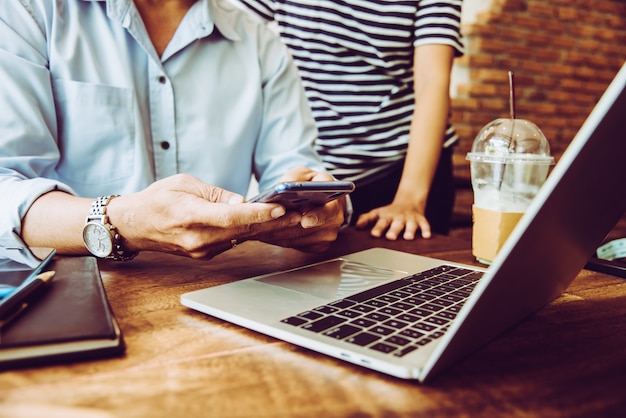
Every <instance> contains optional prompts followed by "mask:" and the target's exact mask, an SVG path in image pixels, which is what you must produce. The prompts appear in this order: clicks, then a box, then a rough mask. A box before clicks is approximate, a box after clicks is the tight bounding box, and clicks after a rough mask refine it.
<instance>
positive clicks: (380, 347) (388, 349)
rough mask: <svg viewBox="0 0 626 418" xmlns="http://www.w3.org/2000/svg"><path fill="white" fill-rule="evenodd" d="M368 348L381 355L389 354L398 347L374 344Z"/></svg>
mask: <svg viewBox="0 0 626 418" xmlns="http://www.w3.org/2000/svg"><path fill="white" fill-rule="evenodd" d="M370 348H371V349H372V350H376V351H380V352H381V353H391V352H392V351H395V350H396V349H397V348H398V347H396V346H393V345H389V344H385V343H376V344H374V345H373V346H371V347H370Z"/></svg>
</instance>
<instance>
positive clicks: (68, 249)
mask: <svg viewBox="0 0 626 418" xmlns="http://www.w3.org/2000/svg"><path fill="white" fill-rule="evenodd" d="M92 201H93V199H90V198H81V197H76V196H72V195H70V194H68V193H64V192H60V191H54V192H50V193H46V194H44V195H42V196H40V197H39V198H38V199H37V200H35V202H33V204H32V205H31V207H30V209H29V210H28V212H26V215H25V216H24V218H23V220H22V239H23V240H24V242H25V243H26V244H27V245H28V246H31V247H53V248H56V250H57V252H58V253H60V254H87V253H88V252H87V250H86V248H85V246H84V244H83V241H82V229H83V225H84V224H85V218H86V216H87V214H88V213H89V209H90V207H91V202H92Z"/></svg>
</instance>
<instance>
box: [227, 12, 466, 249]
mask: <svg viewBox="0 0 626 418" xmlns="http://www.w3.org/2000/svg"><path fill="white" fill-rule="evenodd" d="M239 1H240V2H241V3H242V4H243V5H244V6H245V7H246V8H247V9H249V10H251V11H252V12H254V13H256V14H257V15H259V16H260V17H261V18H263V19H265V20H266V21H268V22H272V21H273V22H275V23H276V26H277V29H278V32H279V34H280V37H281V38H282V40H283V41H284V42H285V44H286V45H287V46H288V47H289V50H290V52H291V54H292V56H293V58H294V60H295V62H296V64H297V66H298V68H299V70H300V76H301V78H302V82H303V84H304V88H305V91H306V94H307V97H308V100H309V104H310V106H311V108H312V111H313V115H314V117H315V120H316V123H317V127H318V131H319V136H318V140H317V144H316V147H317V151H318V153H319V154H320V155H321V156H322V158H323V160H324V162H325V164H326V168H327V170H328V171H329V172H330V173H331V174H332V175H333V176H335V177H336V178H338V179H342V180H352V181H354V182H355V183H356V185H357V189H356V191H355V192H353V193H352V195H351V198H352V204H353V208H354V212H353V223H354V224H356V226H357V227H359V228H366V227H370V226H371V228H372V229H371V234H372V235H373V236H377V237H381V236H385V237H386V238H387V239H390V240H395V239H398V238H399V237H402V238H404V239H407V240H410V239H414V238H415V236H416V233H417V231H418V230H421V235H422V237H424V238H428V237H430V236H431V232H437V233H443V234H447V233H448V229H449V224H450V218H451V214H452V208H453V205H454V184H453V177H452V146H453V145H454V144H455V143H456V142H457V141H458V137H457V135H456V133H455V131H454V128H453V127H452V125H451V124H450V123H449V116H450V104H449V103H450V97H449V88H450V87H449V86H450V73H451V69H452V62H453V59H454V58H455V57H458V56H461V55H462V54H463V42H462V36H461V33H460V17H461V0H442V1H437V0H239Z"/></svg>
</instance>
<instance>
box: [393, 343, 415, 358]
mask: <svg viewBox="0 0 626 418" xmlns="http://www.w3.org/2000/svg"><path fill="white" fill-rule="evenodd" d="M417 349H418V347H416V346H414V345H410V346H408V347H404V348H401V349H400V350H399V351H396V352H395V353H393V355H394V356H396V357H403V356H406V355H407V354H409V353H412V352H413V351H415V350H417Z"/></svg>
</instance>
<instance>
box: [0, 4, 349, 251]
mask: <svg viewBox="0 0 626 418" xmlns="http://www.w3.org/2000/svg"><path fill="white" fill-rule="evenodd" d="M0 85H2V88H0V196H2V198H1V200H2V204H1V205H0V247H17V246H21V245H25V244H26V245H29V246H48V247H55V248H56V249H57V251H58V252H59V253H62V254H85V253H87V249H86V248H85V244H84V243H83V228H84V224H85V219H86V216H87V215H88V214H90V213H91V214H92V215H93V214H95V215H98V216H101V215H103V214H104V215H107V216H106V218H104V217H101V218H100V220H101V221H102V223H103V224H104V225H105V226H106V228H108V231H110V235H111V237H110V240H111V241H112V245H113V250H112V252H111V254H110V255H106V254H105V255H106V256H107V257H111V258H116V259H128V258H131V257H132V255H134V254H135V253H136V252H137V251H140V250H156V251H164V252H172V253H176V254H181V255H187V256H190V257H194V258H210V257H212V256H214V255H216V254H218V253H220V252H223V251H225V250H227V249H229V248H231V247H233V246H235V245H237V243H239V242H242V241H244V240H247V239H259V240H263V241H267V242H270V243H274V244H279V245H284V246H291V247H296V248H300V249H306V250H319V249H323V248H325V247H326V246H327V245H328V244H329V243H330V242H332V241H333V240H334V239H335V238H336V236H337V232H338V230H339V227H340V226H341V225H342V224H343V222H344V209H345V205H346V202H345V200H340V201H336V202H333V203H329V204H327V205H326V206H324V207H322V208H316V209H314V210H311V211H309V212H307V213H305V214H300V213H296V212H292V211H289V212H286V211H285V209H284V208H283V207H281V206H279V205H276V204H263V203H243V195H244V194H245V193H246V191H247V190H248V187H249V183H250V179H251V176H255V177H256V178H257V179H258V181H259V188H261V189H264V188H265V187H267V186H270V185H271V184H273V183H276V182H278V181H279V180H292V181H295V180H298V181H312V180H332V177H330V176H329V175H328V174H326V173H324V169H323V165H322V163H321V162H320V160H319V157H318V156H317V154H316V153H315V151H314V149H313V142H314V141H315V138H316V135H317V131H316V129H315V123H314V121H313V118H312V117H311V114H310V110H309V108H308V104H307V101H306V98H305V96H304V93H303V89H302V87H301V84H300V79H299V76H298V72H297V70H296V68H295V66H294V65H293V63H292V61H291V58H290V56H289V53H288V52H287V50H286V48H285V46H284V45H283V44H282V43H281V42H280V40H279V39H278V38H277V37H276V36H275V35H274V34H273V33H271V32H270V31H269V30H268V29H266V28H265V27H264V26H263V25H262V24H259V23H258V22H256V21H255V20H254V19H251V18H250V17H248V16H247V15H246V14H245V13H244V12H242V11H240V10H238V9H237V8H236V7H233V6H232V5H230V3H228V2H226V0H197V1H196V0H170V1H162V2H160V3H159V2H154V1H149V0H21V1H14V0H11V1H2V2H0ZM117 195H119V197H116V196H117ZM99 196H100V198H99V199H97V200H94V199H96V198H97V197H99ZM113 197H115V198H113ZM106 238H107V239H109V237H106ZM92 253H93V251H92Z"/></svg>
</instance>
